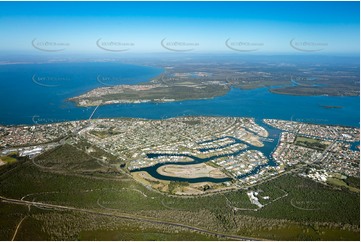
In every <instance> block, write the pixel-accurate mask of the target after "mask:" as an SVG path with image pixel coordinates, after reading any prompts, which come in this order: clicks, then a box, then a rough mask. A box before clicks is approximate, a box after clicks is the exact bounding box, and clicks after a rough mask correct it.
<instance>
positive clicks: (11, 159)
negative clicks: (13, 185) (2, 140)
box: [0, 156, 17, 163]
mask: <svg viewBox="0 0 361 242" xmlns="http://www.w3.org/2000/svg"><path fill="white" fill-rule="evenodd" d="M0 161H3V162H5V163H13V162H16V161H17V159H16V158H15V157H13V156H0Z"/></svg>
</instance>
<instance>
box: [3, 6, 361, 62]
mask: <svg viewBox="0 0 361 242" xmlns="http://www.w3.org/2000/svg"><path fill="white" fill-rule="evenodd" d="M359 4H360V3H359V2H0V51H6V52H10V53H11V52H24V53H37V52H44V53H60V52H61V53H64V54H67V53H77V52H81V53H102V52H108V53H114V54H118V55H119V54H122V53H143V52H147V53H153V52H174V53H183V52H194V53H197V52H199V53H203V52H217V53H223V52H224V53H238V54H243V53H258V54H263V53H271V54H272V53H291V54H292V53H307V54H312V53H318V54H320V53H326V54H327V53H332V54H352V55H355V54H356V55H359V51H360V49H359V46H360V39H359V36H360V26H359V23H360V7H359Z"/></svg>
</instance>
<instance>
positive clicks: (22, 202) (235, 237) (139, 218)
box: [0, 196, 259, 241]
mask: <svg viewBox="0 0 361 242" xmlns="http://www.w3.org/2000/svg"><path fill="white" fill-rule="evenodd" d="M0 201H1V202H5V203H12V204H18V205H26V206H29V205H32V206H37V207H42V208H51V209H61V210H68V211H77V212H83V213H89V214H95V215H101V216H110V217H116V218H121V219H128V220H134V221H140V222H148V223H153V224H161V225H168V226H173V227H178V228H184V229H189V230H192V231H195V232H200V233H205V234H208V235H211V236H218V237H220V238H224V239H232V240H243V241H244V240H259V239H256V238H249V237H243V236H238V235H229V234H222V233H217V232H212V231H208V230H206V229H202V228H198V227H194V226H190V225H185V224H180V223H173V222H167V221H161V220H157V219H154V218H148V217H142V216H139V215H134V214H126V213H117V214H115V213H107V212H100V211H96V210H91V209H84V208H76V207H70V206H62V205H55V204H49V203H42V202H31V201H26V200H19V199H13V198H6V197H3V196H0ZM18 227H19V226H18ZM18 227H17V229H16V232H17V230H18Z"/></svg>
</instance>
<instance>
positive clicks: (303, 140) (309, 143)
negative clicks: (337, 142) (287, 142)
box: [295, 136, 328, 151]
mask: <svg viewBox="0 0 361 242" xmlns="http://www.w3.org/2000/svg"><path fill="white" fill-rule="evenodd" d="M295 145H299V146H303V147H306V148H310V149H315V150H320V151H323V150H325V149H326V148H327V146H328V145H327V143H326V141H323V140H319V139H313V138H307V137H303V136H297V137H296V141H295Z"/></svg>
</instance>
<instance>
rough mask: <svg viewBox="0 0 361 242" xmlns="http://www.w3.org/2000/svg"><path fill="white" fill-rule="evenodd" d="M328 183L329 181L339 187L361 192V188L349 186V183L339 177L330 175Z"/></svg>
mask: <svg viewBox="0 0 361 242" xmlns="http://www.w3.org/2000/svg"><path fill="white" fill-rule="evenodd" d="M327 183H329V184H330V185H334V186H338V187H345V188H348V189H349V190H350V191H352V192H360V189H357V188H355V187H352V186H349V185H347V183H346V182H345V181H344V180H341V179H338V178H334V177H329V178H327Z"/></svg>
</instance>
